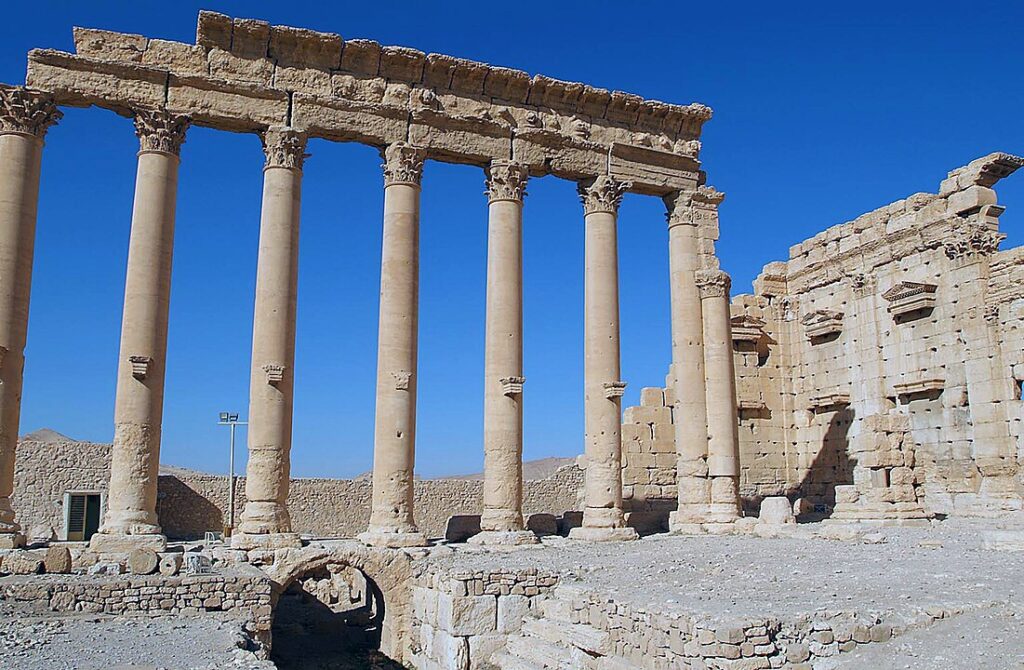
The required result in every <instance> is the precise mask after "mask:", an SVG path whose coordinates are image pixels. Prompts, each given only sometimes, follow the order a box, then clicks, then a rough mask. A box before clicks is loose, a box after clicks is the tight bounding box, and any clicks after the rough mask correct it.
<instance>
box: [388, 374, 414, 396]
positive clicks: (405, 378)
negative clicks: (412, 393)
mask: <svg viewBox="0 0 1024 670" xmlns="http://www.w3.org/2000/svg"><path fill="white" fill-rule="evenodd" d="M391 376H392V377H393V378H394V379H395V390H396V391H408V390H409V383H410V382H411V381H412V373H411V372H409V371H408V370H397V371H395V372H392V373H391Z"/></svg>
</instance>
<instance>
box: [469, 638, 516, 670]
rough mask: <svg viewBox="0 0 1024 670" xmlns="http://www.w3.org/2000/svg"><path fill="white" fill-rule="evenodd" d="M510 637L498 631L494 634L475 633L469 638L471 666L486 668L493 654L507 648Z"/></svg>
mask: <svg viewBox="0 0 1024 670" xmlns="http://www.w3.org/2000/svg"><path fill="white" fill-rule="evenodd" d="M507 640H508V638H507V637H506V636H504V635H499V634H497V633H495V634H492V635H474V636H472V637H470V638H469V667H470V668H485V667H488V666H487V664H488V663H489V662H490V660H491V656H493V655H494V654H495V653H497V652H499V651H502V650H503V649H504V648H505V642H506V641H507Z"/></svg>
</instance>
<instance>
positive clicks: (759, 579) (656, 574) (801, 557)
mask: <svg viewBox="0 0 1024 670" xmlns="http://www.w3.org/2000/svg"><path fill="white" fill-rule="evenodd" d="M1009 523H1010V522H1002V523H1000V524H996V523H995V522H987V523H979V522H966V521H945V522H941V523H933V524H931V525H929V526H928V527H923V528H921V527H919V528H911V527H896V528H880V529H871V530H868V531H865V532H862V533H859V534H857V536H856V537H855V538H852V539H851V535H853V531H850V530H849V529H848V527H826V526H822V525H821V524H814V525H806V526H803V525H802V526H798V527H796V530H795V532H796V533H798V534H800V535H801V536H802V537H778V538H764V537H757V536H753V535H738V536H717V537H712V536H702V537H674V536H668V535H655V536H650V537H647V538H644V539H642V540H640V541H638V542H635V543H628V544H600V543H594V544H583V543H576V542H569V541H567V540H564V539H562V538H552V539H549V540H546V541H545V545H546V546H545V547H543V548H524V549H520V550H517V551H512V552H501V553H499V552H481V551H478V550H475V549H474V548H472V547H471V546H470V545H459V546H458V547H457V548H456V549H455V551H454V553H451V552H448V553H445V552H440V553H439V554H436V555H434V556H433V557H431V558H430V559H428V560H430V561H431V562H436V564H437V565H447V566H454V567H456V569H491V568H501V567H515V568H525V567H531V566H532V567H536V568H538V569H542V570H548V571H554V572H557V573H561V574H563V575H568V576H569V578H570V579H575V580H578V581H579V582H580V585H581V586H584V587H589V588H593V589H594V590H598V591H601V592H603V593H607V594H608V596H609V597H611V598H614V599H615V600H619V601H623V602H629V603H632V604H635V605H638V606H640V607H645V608H647V609H649V610H669V609H671V610H677V611H681V612H686V613H689V614H699V615H706V616H708V617H711V618H715V619H725V620H728V619H733V618H737V617H742V616H744V615H766V614H772V615H777V616H780V617H785V616H787V615H798V614H809V613H812V612H814V611H816V610H831V611H840V610H842V611H851V610H855V611H860V612H865V613H869V612H870V613H883V612H885V613H895V614H896V615H899V614H900V613H904V612H905V613H908V614H909V613H911V612H913V611H918V612H920V611H922V610H926V609H928V608H935V609H941V610H946V611H956V610H957V609H960V608H964V607H972V606H979V605H985V604H992V603H1004V604H1010V605H1013V606H1018V607H1019V606H1021V605H1022V603H1024V598H1022V596H1024V584H1022V583H1021V576H1022V575H1024V552H1004V551H993V550H989V549H983V548H982V532H983V531H985V530H988V529H991V528H995V527H997V525H998V526H999V527H1008V524H1009ZM1012 527H1014V528H1022V527H1024V526H1021V525H1019V523H1018V524H1016V525H1012ZM816 533H828V534H829V535H832V536H835V537H841V536H844V535H845V536H846V538H847V539H843V540H837V539H824V538H821V537H815V536H814V534H816ZM1014 624H1015V626H1016V627H1017V630H1018V635H1019V636H1021V637H1024V625H1022V622H1021V620H1019V619H1018V620H1016V621H1015V622H1014Z"/></svg>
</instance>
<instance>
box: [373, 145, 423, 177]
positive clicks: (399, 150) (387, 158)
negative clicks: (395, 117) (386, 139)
mask: <svg viewBox="0 0 1024 670" xmlns="http://www.w3.org/2000/svg"><path fill="white" fill-rule="evenodd" d="M426 159H427V152H426V150H424V149H423V148H422V147H415V146H413V145H411V144H409V143H408V142H395V143H394V144H389V145H388V147H387V149H385V150H384V165H382V166H381V167H383V168H384V185H385V186H391V185H392V184H411V185H412V186H419V185H420V180H421V179H422V178H423V162H424V161H425V160H426Z"/></svg>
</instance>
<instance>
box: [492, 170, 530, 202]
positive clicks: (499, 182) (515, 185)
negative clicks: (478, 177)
mask: <svg viewBox="0 0 1024 670" xmlns="http://www.w3.org/2000/svg"><path fill="white" fill-rule="evenodd" d="M529 178H530V173H529V171H528V170H527V169H526V166H525V165H523V164H522V163H518V162H516V161H510V160H493V161H491V165H490V167H488V168H487V191H485V193H486V194H487V201H488V202H496V201H498V200H514V201H516V202H522V201H523V198H524V197H526V182H527V180H528V179H529Z"/></svg>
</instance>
